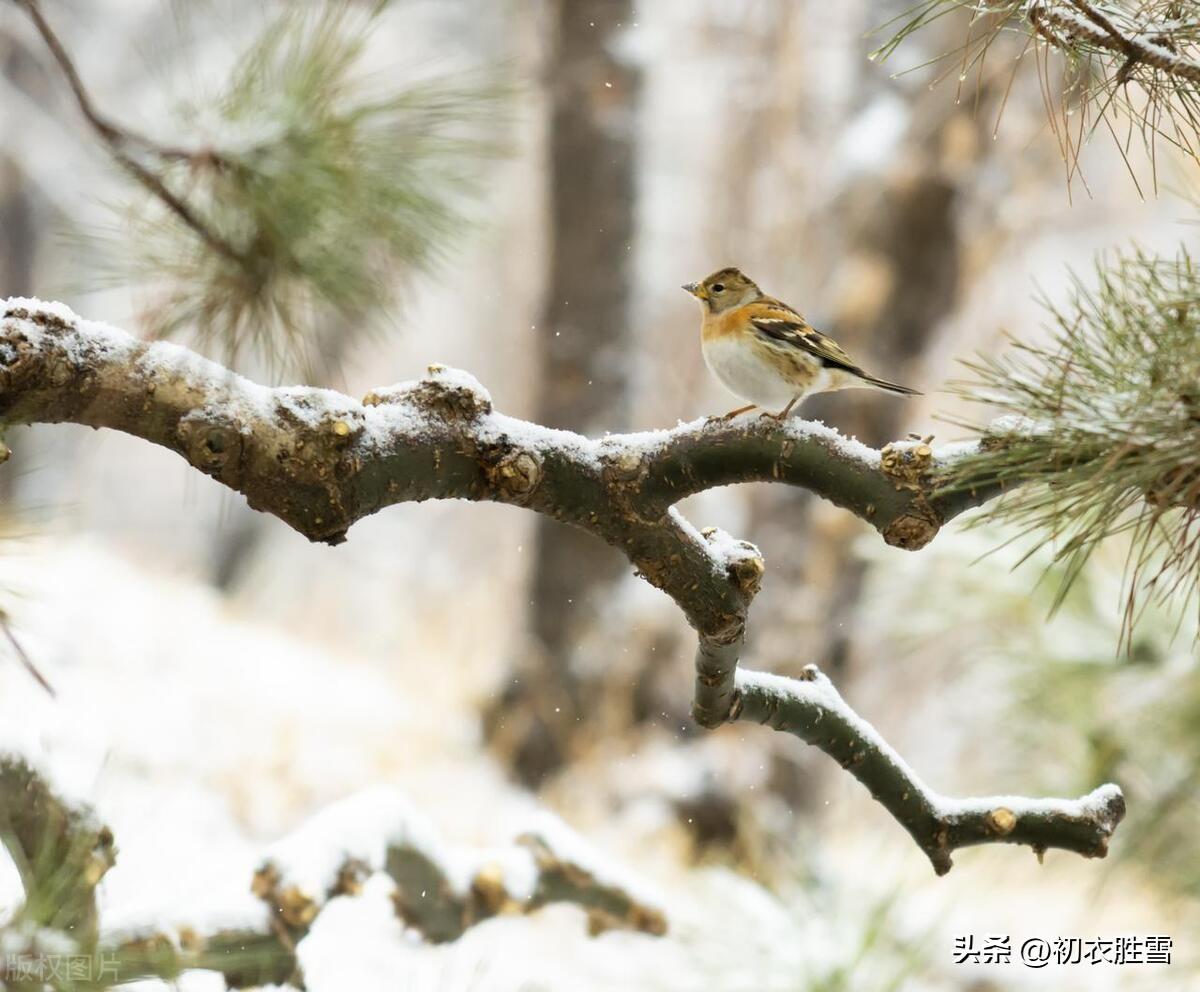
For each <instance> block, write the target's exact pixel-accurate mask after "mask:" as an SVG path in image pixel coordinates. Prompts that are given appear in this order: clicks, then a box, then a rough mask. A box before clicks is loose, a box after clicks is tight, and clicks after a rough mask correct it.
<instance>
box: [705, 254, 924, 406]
mask: <svg viewBox="0 0 1200 992" xmlns="http://www.w3.org/2000/svg"><path fill="white" fill-rule="evenodd" d="M683 288H684V289H686V290H687V291H688V292H689V293H691V294H692V295H693V296H694V297H696V299H698V300H699V301H700V304H701V306H702V308H703V312H704V316H703V319H702V320H701V322H700V334H701V347H702V349H703V351H704V362H705V364H706V365H707V366H708V367H709V369H710V370H711V371H712V373H713V375H715V376H716V377H717V378H718V379H720V380H721V383H722V385H724V386H725V388H726V389H728V390H729V391H730V392H731V393H733V394H734V395H735V396H738V397H740V398H741V399H744V400H747V401H749V403H748V405H747V406H742V407H738V408H737V409H736V410H730V411H729V413H727V414H725V416H724V417H721V418H720V419H722V420H728V419H729V418H730V417H736V416H737V415H738V414H740V413H745V412H746V411H747V410H753V409H755V408H756V407H760V406H761V407H767V408H771V407H782V409H781V410H780V411H779V412H778V413H770V414H767V416H771V417H774V418H775V419H776V420H783V419H784V418H785V417H786V416H787V415H788V414H789V413H791V412H792V408H793V407H795V405H796V404H797V403H799V402H800V400H802V399H804V397H806V396H811V395H812V394H813V393H827V392H830V391H832V390H835V389H850V388H853V387H855V386H864V387H871V388H874V389H882V390H885V391H886V392H889V393H902V394H904V395H905V396H920V395H921V394H920V393H919V392H917V390H915V389H909V388H908V387H907V386H901V385H898V384H897V383H894V382H888V380H886V379H880V378H879V377H877V376H873V375H871V374H869V373H867V372H864V371H863V370H862V369H861V368H860V367H859V366H858V365H856V364H854V362H853V360H851V358H850V356H849V355H847V354H846V353H845V352H844V351H842V349H841V347H839V345H838V343H837V342H836V341H834V340H832V339H831V338H828V337H826V336H825V335H824V334H822V333H821V332H820V331H818V330H815V329H814V328H813V327H811V326H810V325H809V323H808V321H807V320H805V319H804V318H803V317H802V316H801V315H800V314H799V313H797V312H796V311H795V310H793V309H792V308H791V307H789V306H788V305H787V304H786V303H783V302H781V301H779V300H776V299H774V298H773V297H770V296H767V295H766V294H765V293H764V292H763V291H762V290H761V289H759V288H758V286H757V285H756V284H755V282H754V280H753V279H750V278H748V277H747V276H745V275H744V274H743V273H742V272H741V271H740V270H739V269H732V268H731V269H721V270H719V271H717V272H714V273H713V274H712V275H710V276H709V277H708V278H707V279H705V280H704V281H703V282H700V283H694V282H690V283H687V284H686V285H685V286H684V287H683Z"/></svg>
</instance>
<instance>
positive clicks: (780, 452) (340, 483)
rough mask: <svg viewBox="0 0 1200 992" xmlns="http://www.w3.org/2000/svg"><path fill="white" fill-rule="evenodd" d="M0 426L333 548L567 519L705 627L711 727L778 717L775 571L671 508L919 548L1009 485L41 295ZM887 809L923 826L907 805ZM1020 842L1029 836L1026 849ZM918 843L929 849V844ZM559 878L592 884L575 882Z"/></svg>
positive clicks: (915, 450) (824, 444)
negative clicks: (198, 483)
mask: <svg viewBox="0 0 1200 992" xmlns="http://www.w3.org/2000/svg"><path fill="white" fill-rule="evenodd" d="M0 420H3V421H4V422H5V423H9V424H31V423H67V422H69V423H78V424H85V425H88V426H92V427H108V428H112V429H115V430H120V431H124V432H126V433H129V434H133V435H135V436H138V437H141V438H144V439H146V440H148V441H151V442H153V443H156V444H159V445H162V446H164V447H167V448H169V449H171V450H173V451H175V452H177V453H178V454H179V455H181V456H182V457H183V458H185V459H186V460H187V461H188V462H189V463H190V464H191V465H193V466H194V467H196V468H198V469H200V470H201V471H202V472H205V473H206V474H208V475H210V476H212V477H213V478H215V479H217V480H218V481H220V482H221V483H223V484H225V485H226V486H228V487H230V488H232V489H235V490H237V491H239V492H241V493H243V494H244V495H245V496H246V499H247V502H248V503H249V504H250V506H251V507H253V508H255V509H258V510H262V511H264V512H267V513H271V514H273V515H275V516H276V517H278V518H279V519H281V520H283V521H284V522H285V523H287V524H288V525H289V526H291V527H293V528H294V529H295V530H297V531H299V532H300V533H301V534H303V535H305V536H306V537H308V538H309V539H310V540H319V541H325V542H328V543H331V544H336V543H338V542H340V541H342V540H343V539H344V537H345V534H346V531H347V530H348V528H349V527H350V526H351V525H352V524H353V523H354V522H355V521H356V520H359V519H361V518H362V517H364V516H367V515H369V514H372V513H375V512H377V511H378V510H380V509H382V508H383V507H385V506H389V505H391V504H393V503H399V502H404V501H420V500H425V499H468V500H491V501H496V502H503V503H509V504H512V505H517V506H524V507H527V508H529V509H531V510H535V511H537V512H539V513H543V514H546V515H548V516H551V517H553V518H555V519H557V520H561V521H564V522H566V523H571V524H574V525H575V526H577V527H580V528H582V529H584V530H586V531H588V532H590V533H591V534H593V535H594V536H596V537H597V538H599V539H601V540H603V541H606V542H607V543H609V544H611V545H613V546H614V547H617V548H619V549H620V550H621V551H622V552H623V553H624V554H625V555H626V557H627V558H628V559H629V561H630V562H631V564H632V565H633V567H634V568H635V569H636V570H637V572H638V574H639V575H641V576H642V577H643V578H645V579H646V580H647V581H648V582H650V583H651V584H652V585H654V586H656V587H657V588H659V589H661V590H663V591H664V592H666V593H667V594H668V595H669V596H670V597H671V598H672V599H673V600H674V601H675V602H676V603H677V604H678V606H679V607H680V609H681V610H682V611H683V613H684V615H685V617H686V618H687V620H688V622H689V623H690V624H691V625H692V627H694V628H695V630H696V632H697V635H698V638H699V648H698V650H697V657H696V690H695V701H694V704H693V714H694V716H695V718H696V720H697V722H699V723H700V724H701V725H702V726H705V727H717V726H720V725H721V724H723V723H725V722H727V721H729V720H731V719H735V718H737V717H738V716H742V717H745V716H752V715H755V714H758V713H763V714H764V718H763V719H762V721H761V722H767V723H771V722H772V721H771V720H770V719H769V717H770V712H768V711H767V710H764V709H761V707H762V706H765V705H766V703H765V700H766V699H767V698H774V697H768V696H764V695H763V694H762V693H761V692H759V691H758V690H757V689H754V691H751V689H752V688H753V687H754V686H758V685H759V684H760V683H757V682H753V683H748V684H744V685H742V686H740V687H739V686H738V685H737V684H736V682H735V679H736V676H737V663H738V658H739V654H740V652H741V645H742V642H743V639H744V635H745V629H746V620H747V614H748V611H749V607H750V604H751V602H752V600H753V598H754V595H755V594H756V593H757V591H758V587H759V584H760V582H761V580H762V577H763V573H764V570H765V566H764V562H763V558H762V556H761V554H760V553H759V551H758V549H756V548H755V547H754V546H753V545H750V544H747V543H746V542H742V541H736V540H734V539H732V538H731V537H729V536H728V535H726V534H724V533H722V532H720V531H717V530H715V529H711V528H710V529H706V530H704V531H699V530H697V529H696V528H694V527H693V526H692V525H691V524H690V523H688V521H686V520H685V519H684V518H683V517H682V515H680V514H679V512H678V511H677V510H676V509H675V507H674V504H675V503H676V502H677V501H678V500H680V499H682V498H683V497H685V496H688V495H690V494H693V493H697V492H701V491H703V490H705V489H709V488H712V487H716V486H723V485H728V484H731V483H735V482H750V481H778V482H784V483H787V484H790V485H796V486H802V487H804V488H807V489H809V490H811V491H812V492H814V493H817V494H818V495H820V496H822V497H824V498H826V499H829V500H831V501H833V502H834V503H836V504H837V505H839V506H842V507H845V508H846V509H848V510H850V511H851V512H853V513H855V514H856V515H857V516H859V517H861V518H862V519H864V520H866V521H868V522H869V523H871V524H872V525H873V526H874V527H875V528H876V529H877V530H878V531H879V532H880V533H881V535H882V536H883V538H884V540H886V541H887V542H888V543H889V544H892V545H894V546H897V547H901V548H908V549H917V548H920V547H923V546H924V545H925V544H927V543H928V542H929V541H930V540H932V539H933V537H934V536H935V535H936V534H937V532H938V530H939V528H940V527H941V525H942V524H943V523H944V522H945V521H947V520H949V519H951V518H952V517H954V516H955V515H957V514H958V513H960V512H962V511H963V510H965V509H967V508H968V507H970V506H974V505H978V504H980V503H982V502H984V501H985V500H986V499H988V498H990V497H991V496H993V495H995V493H996V492H998V488H997V487H994V486H985V485H980V486H979V487H977V488H974V489H970V488H967V489H958V490H955V491H953V492H951V493H946V492H943V491H939V490H938V489H937V488H936V484H935V481H934V480H935V478H936V476H937V474H938V470H939V469H940V468H942V467H944V466H945V465H947V464H948V463H949V462H950V460H952V459H954V458H957V457H959V456H961V455H962V454H963V449H962V448H958V449H955V450H952V451H951V450H948V449H943V450H942V451H937V450H935V449H933V448H932V447H931V446H930V444H929V442H928V440H925V441H921V440H909V441H902V442H897V443H894V444H891V445H888V446H886V447H885V448H884V449H883V450H882V451H876V450H874V449H871V448H867V447H865V446H864V445H860V444H858V443H857V442H854V441H848V440H846V439H845V438H843V437H842V436H841V435H839V434H838V433H837V432H836V431H833V430H831V429H829V428H826V427H824V426H822V425H819V424H812V423H807V422H804V421H799V420H791V421H788V422H785V423H783V424H780V423H777V422H775V421H774V420H771V419H755V418H743V419H740V420H735V421H732V422H723V421H712V422H710V421H696V422H693V423H689V424H680V425H679V426H677V427H676V428H674V429H671V430H661V431H652V432H646V433H642V434H625V435H609V436H606V437H605V438H603V439H600V440H592V439H589V438H586V437H583V436H581V435H578V434H574V433H571V432H568V431H561V430H554V429H551V428H547V427H543V426H540V425H538V424H533V423H529V422H526V421H522V420H517V419H515V418H512V417H507V416H505V415H503V414H500V413H498V412H496V411H495V410H494V409H493V407H492V402H491V399H490V397H489V396H488V394H487V392H486V391H485V390H484V389H483V387H482V386H481V385H480V384H479V383H478V382H477V381H476V380H475V379H474V378H472V377H471V376H470V375H468V374H466V373H463V372H457V371H453V370H450V369H445V368H442V367H439V366H432V367H430V369H429V373H428V375H427V376H426V377H425V378H423V379H421V380H418V381H413V382H406V383H401V384H399V385H395V386H391V387H387V388H379V389H375V390H372V391H371V392H369V393H368V394H367V395H366V396H365V397H364V398H363V399H362V401H361V402H360V401H358V400H355V399H353V398H351V397H349V396H346V395H344V394H341V393H337V392H334V391H331V390H327V389H317V388H308V387H285V388H268V387H265V386H261V385H258V384H256V383H253V382H250V381H248V380H246V379H244V378H242V377H240V376H238V375H235V374H233V373H232V372H230V371H228V370H227V369H225V368H223V367H222V366H220V365H217V364H215V363H213V362H210V361H207V360H206V359H203V358H201V357H200V356H198V355H196V354H195V353H193V352H191V351H189V350H187V349H185V348H181V347H179V346H177V345H172V344H168V343H163V342H158V343H153V344H149V343H146V342H142V341H138V340H136V339H134V338H132V337H131V336H129V335H128V334H126V333H124V332H122V331H119V330H115V329H113V328H110V327H107V326H104V325H102V324H97V323H93V322H90V321H87V320H82V319H80V318H79V317H77V316H76V315H75V314H73V313H72V312H71V311H70V310H68V309H67V308H65V307H63V306H61V305H58V304H46V303H41V302H39V301H36V300H22V299H13V300H9V301H7V302H0ZM772 684H773V685H775V684H776V683H772ZM783 684H785V683H784V682H780V683H778V685H783ZM786 684H790V685H792V695H793V696H794V697H795V699H797V700H800V699H804V698H806V695H805V694H806V692H807V690H806V687H805V686H804V684H803V683H799V682H795V683H786ZM788 698H791V697H788ZM756 707H759V708H757V709H756ZM772 725H774V724H773V723H772ZM864 726H865V725H864ZM777 729H781V728H777ZM787 729H791V728H787ZM801 736H803V734H802V735H801ZM806 739H807V738H806ZM812 743H817V744H818V746H821V747H823V748H824V749H825V750H830V747H831V745H828V744H822V743H820V742H819V741H816V740H814V741H812ZM880 743H882V742H880ZM831 753H835V756H836V752H835V751H831ZM888 753H889V754H890V751H889V752H888ZM901 771H904V769H903V767H902V765H895V767H894V768H892V770H891V772H890V773H889V772H888V766H887V764H886V763H884V764H880V765H879V776H880V777H879V778H878V780H877V781H878V783H879V784H880V785H882V783H883V781H884V780H885V779H886V778H887V776H888V774H891V775H892V778H893V779H894V780H895V782H896V783H898V784H899V785H901V786H903V784H904V783H905V782H915V781H916V780H915V779H914V778H912V777H911V775H909V776H908V777H906V776H905V775H902V774H900V772H901ZM856 774H858V772H856ZM859 777H860V778H862V775H860V776H859ZM864 781H866V779H864ZM923 794H924V795H926V797H927V798H930V797H933V794H932V793H923ZM929 805H930V809H932V798H930V804H929ZM889 808H892V807H890V806H889ZM892 811H893V812H894V813H896V814H897V816H898V818H900V819H901V822H902V823H904V824H905V826H906V827H908V828H909V829H910V832H911V831H913V827H912V826H911V825H910V824H911V823H912V822H913V821H911V818H909V819H907V820H906V819H905V816H906V815H907V814H906V813H905V810H904V809H902V808H900V807H896V808H893V810H892ZM930 816H931V817H932V813H931V814H930ZM943 819H944V818H943ZM1067 819H1069V818H1067ZM929 822H931V823H932V822H933V819H930V820H929ZM938 822H939V823H940V822H941V820H939V821H938ZM946 822H947V824H949V825H948V826H947V830H948V831H949V833H948V834H947V837H948V839H947V841H946V843H947V844H949V847H948V848H947V850H946V857H945V858H944V859H943V860H938V859H937V858H935V859H934V864H935V867H937V868H938V869H939V870H944V869H945V867H948V864H949V861H948V851H949V850H950V849H952V848H953V847H956V846H962V844H964V843H976V842H979V841H982V840H988V839H995V840H1011V839H1014V838H1013V837H1012V836H1010V834H1011V833H1012V832H1011V831H1010V832H1005V831H995V832H993V834H991V835H989V836H985V835H984V834H983V833H981V832H980V831H979V830H977V829H975V828H973V827H972V826H971V825H970V824H971V823H972V822H974V821H972V820H971V818H970V817H967V818H965V819H964V818H960V820H953V818H952V819H951V820H947V821H946ZM960 822H961V823H964V824H966V826H955V824H958V823H960ZM1065 825H1066V820H1065V819H1064V818H1063V817H1057V818H1053V817H1052V818H1051V820H1050V821H1048V822H1047V825H1046V829H1045V831H1044V833H1045V836H1044V837H1043V836H1042V834H1039V835H1038V838H1037V843H1038V844H1039V845H1040V846H1067V847H1071V848H1072V849H1075V850H1083V849H1086V851H1087V853H1092V854H1099V853H1102V848H1101V847H1100V845H1099V844H1098V843H1090V844H1088V843H1084V842H1081V841H1075V842H1065V843H1064V842H1062V841H1063V840H1064V839H1066V838H1067V837H1068V835H1069V834H1071V831H1070V830H1066V828H1065ZM1113 825H1115V820H1114V821H1113ZM1110 829H1111V828H1110ZM972 831H974V832H972ZM1026 834H1027V831H1026V829H1025V828H1024V827H1023V828H1022V829H1021V831H1020V832H1019V833H1018V834H1017V838H1018V839H1023V838H1024V837H1026ZM914 836H915V837H917V839H918V843H920V844H921V846H922V848H923V849H924V850H926V851H929V850H930V848H929V847H928V843H929V841H928V840H927V838H923V837H919V836H918V835H917V833H916V832H914ZM1031 842H1032V841H1031ZM931 856H932V855H931ZM543 874H545V873H543ZM558 877H559V879H560V882H562V883H563V884H567V883H568V882H569V883H571V884H574V883H575V882H578V881H579V878H578V875H577V874H575V873H572V872H566V873H565V874H563V873H559V876H558ZM264 884H267V883H265V882H264ZM585 887H586V888H588V889H590V890H594V889H595V887H594V886H590V885H589V886H585ZM559 898H561V896H559ZM472 912H474V910H472Z"/></svg>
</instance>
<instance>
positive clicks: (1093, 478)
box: [944, 252, 1200, 635]
mask: <svg viewBox="0 0 1200 992" xmlns="http://www.w3.org/2000/svg"><path fill="white" fill-rule="evenodd" d="M1048 308H1049V310H1050V313H1051V315H1052V316H1053V319H1054V331H1053V334H1052V336H1051V338H1050V340H1049V341H1048V342H1046V343H1041V344H1033V343H1014V344H1013V345H1012V347H1011V348H1010V349H1008V350H1007V351H1006V352H1004V353H1002V354H1000V355H999V356H996V357H993V358H981V359H979V360H977V361H974V362H968V363H966V364H967V366H968V368H970V369H971V370H972V372H973V373H974V379H972V380H970V381H966V382H958V383H955V384H954V387H953V388H954V389H955V391H956V392H957V393H958V394H959V395H961V396H963V397H965V398H967V399H969V400H973V401H978V402H981V403H985V404H987V405H989V406H991V407H993V408H998V409H1000V410H1001V411H1005V412H1007V414H1008V415H1009V416H1007V417H1004V418H1002V419H1001V420H1000V421H997V422H993V424H991V425H990V426H988V427H979V426H978V425H971V426H973V427H974V429H976V430H980V431H982V432H983V434H984V442H983V443H982V445H981V446H980V450H979V451H978V452H977V453H975V454H973V455H971V456H969V457H966V458H964V459H962V460H960V461H957V462H955V463H954V465H953V466H952V468H951V469H950V470H949V473H950V474H948V476H947V477H946V479H945V480H944V485H945V487H946V488H947V489H964V488H967V489H969V488H976V487H978V488H991V487H997V486H998V487H1002V488H1011V491H1010V492H1008V493H1007V494H1006V495H1005V496H1003V497H1002V498H1001V499H999V500H998V501H996V502H994V503H993V504H991V505H990V506H989V507H988V508H987V509H985V511H984V512H983V514H982V515H981V517H980V518H979V519H987V520H1001V521H1008V522H1012V523H1014V524H1016V525H1017V526H1018V528H1019V530H1020V531H1021V532H1022V533H1023V534H1028V535H1037V536H1038V538H1039V541H1045V540H1047V539H1048V540H1049V541H1051V542H1052V544H1053V547H1054V549H1055V561H1056V562H1058V563H1061V564H1063V565H1064V566H1065V569H1064V573H1063V574H1064V578H1063V581H1062V583H1061V591H1060V594H1059V601H1061V598H1062V595H1064V594H1065V592H1066V590H1067V589H1068V588H1069V587H1070V585H1071V583H1072V581H1073V580H1074V579H1075V577H1076V576H1077V575H1078V573H1079V571H1080V569H1081V568H1082V567H1083V566H1084V564H1085V563H1086V562H1087V560H1088V558H1089V556H1090V555H1091V554H1092V552H1093V551H1094V550H1095V549H1096V547H1097V545H1099V543H1100V542H1102V541H1104V540H1105V539H1107V538H1109V537H1112V536H1114V535H1117V534H1124V535H1126V536H1127V537H1128V543H1129V552H1128V558H1127V562H1126V573H1125V578H1126V593H1127V597H1126V612H1125V628H1124V631H1125V634H1126V635H1128V634H1129V632H1130V631H1131V630H1132V627H1133V624H1134V622H1135V621H1136V619H1137V614H1138V608H1139V605H1141V604H1144V603H1145V602H1147V601H1150V600H1158V601H1162V602H1170V603H1179V602H1182V601H1183V600H1179V599H1176V595H1177V594H1178V595H1180V596H1186V597H1187V601H1188V602H1190V603H1192V604H1193V606H1196V605H1197V604H1200V272H1198V271H1197V268H1196V266H1195V264H1194V263H1193V261H1192V259H1191V258H1190V257H1189V256H1188V255H1187V254H1186V253H1184V252H1181V253H1180V254H1179V255H1178V256H1177V257H1176V258H1174V259H1171V260H1166V259H1161V258H1156V257H1152V256H1148V255H1145V254H1142V253H1140V252H1132V253H1129V254H1126V255H1123V256H1120V257H1118V258H1117V259H1116V260H1115V261H1114V262H1113V264H1108V265H1100V266H1098V268H1097V282H1096V283H1095V284H1094V285H1087V284H1085V283H1084V282H1083V281H1082V280H1080V279H1078V278H1075V279H1074V280H1073V290H1072V295H1071V298H1070V302H1069V303H1068V305H1066V306H1065V307H1060V308H1053V307H1048Z"/></svg>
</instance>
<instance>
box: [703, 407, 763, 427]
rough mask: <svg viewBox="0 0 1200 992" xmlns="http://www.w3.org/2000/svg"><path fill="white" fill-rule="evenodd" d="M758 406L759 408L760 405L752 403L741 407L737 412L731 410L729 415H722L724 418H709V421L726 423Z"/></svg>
mask: <svg viewBox="0 0 1200 992" xmlns="http://www.w3.org/2000/svg"><path fill="white" fill-rule="evenodd" d="M757 406H758V404H757V403H751V404H749V405H748V406H739V407H738V408H737V409H736V410H730V411H729V412H728V413H726V414H724V415H722V416H720V417H709V418H708V419H709V420H713V421H717V422H723V421H726V420H732V419H733V418H734V417H736V416H739V415H740V414H743V413H745V412H746V411H747V410H753V409H755V408H756V407H757Z"/></svg>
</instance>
